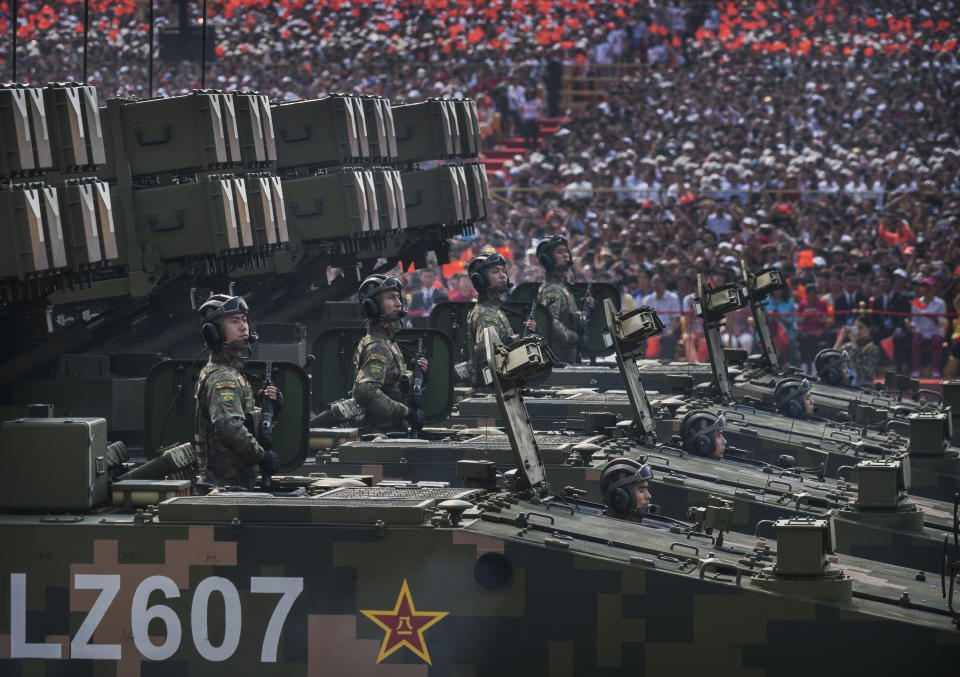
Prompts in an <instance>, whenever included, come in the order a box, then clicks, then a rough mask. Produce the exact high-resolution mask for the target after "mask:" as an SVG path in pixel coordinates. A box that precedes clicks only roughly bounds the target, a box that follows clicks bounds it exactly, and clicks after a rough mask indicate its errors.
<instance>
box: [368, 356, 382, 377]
mask: <svg viewBox="0 0 960 677" xmlns="http://www.w3.org/2000/svg"><path fill="white" fill-rule="evenodd" d="M386 369H387V367H386V360H383V361H380V360H376V361H371V362H370V366H369V367H368V371H369V372H370V376H372V377H373V378H375V379H381V378H383V375H384V373H385V372H386Z"/></svg>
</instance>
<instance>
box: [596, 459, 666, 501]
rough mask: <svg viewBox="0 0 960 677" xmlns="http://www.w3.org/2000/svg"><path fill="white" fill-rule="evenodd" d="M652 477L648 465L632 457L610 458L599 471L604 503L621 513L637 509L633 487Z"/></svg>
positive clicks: (651, 471)
mask: <svg viewBox="0 0 960 677" xmlns="http://www.w3.org/2000/svg"><path fill="white" fill-rule="evenodd" d="M652 477H653V470H651V469H650V466H649V465H646V464H642V465H641V464H640V463H639V462H637V461H635V460H633V459H632V458H614V459H611V460H610V461H609V462H608V463H607V465H606V466H605V467H604V468H603V470H602V471H601V473H600V493H601V495H602V496H603V503H604V505H606V506H608V507H609V508H611V509H612V510H613V511H615V512H617V513H619V514H621V515H630V514H632V513H635V512H636V511H637V496H636V492H635V491H634V487H635V485H636V484H637V483H639V482H646V481H647V480H650V479H651V478H652Z"/></svg>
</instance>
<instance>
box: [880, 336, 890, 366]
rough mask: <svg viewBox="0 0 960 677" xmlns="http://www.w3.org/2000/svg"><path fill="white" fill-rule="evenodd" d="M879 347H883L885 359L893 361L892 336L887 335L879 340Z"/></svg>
mask: <svg viewBox="0 0 960 677" xmlns="http://www.w3.org/2000/svg"><path fill="white" fill-rule="evenodd" d="M880 347H881V348H883V352H884V354H885V355H886V356H887V359H888V360H890V361H891V362H893V337H892V336H888V337H887V338H885V339H883V340H882V341H880Z"/></svg>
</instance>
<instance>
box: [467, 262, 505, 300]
mask: <svg viewBox="0 0 960 677" xmlns="http://www.w3.org/2000/svg"><path fill="white" fill-rule="evenodd" d="M506 265H507V260H506V259H505V258H503V255H502V254H484V255H483V256H478V257H477V258H475V259H474V260H473V261H471V262H470V265H469V266H467V273H469V275H470V282H471V284H473V288H474V289H476V290H477V293H478V294H485V293H486V292H487V291H488V290H489V289H490V280H489V279H488V278H487V273H488V272H489V270H490V269H491V268H493V267H494V266H504V267H506ZM509 287H510V279H509V277H508V278H507V288H509ZM503 291H506V289H504V290H503Z"/></svg>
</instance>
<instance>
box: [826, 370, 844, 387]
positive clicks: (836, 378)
mask: <svg viewBox="0 0 960 677" xmlns="http://www.w3.org/2000/svg"><path fill="white" fill-rule="evenodd" d="M842 378H843V377H842V375H841V374H840V370H839V369H837V368H836V367H830V368H828V369H827V370H826V371H825V372H824V374H823V380H824V381H826V382H827V383H829V384H830V385H832V386H835V385H839V384H840V381H841V379H842Z"/></svg>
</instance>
